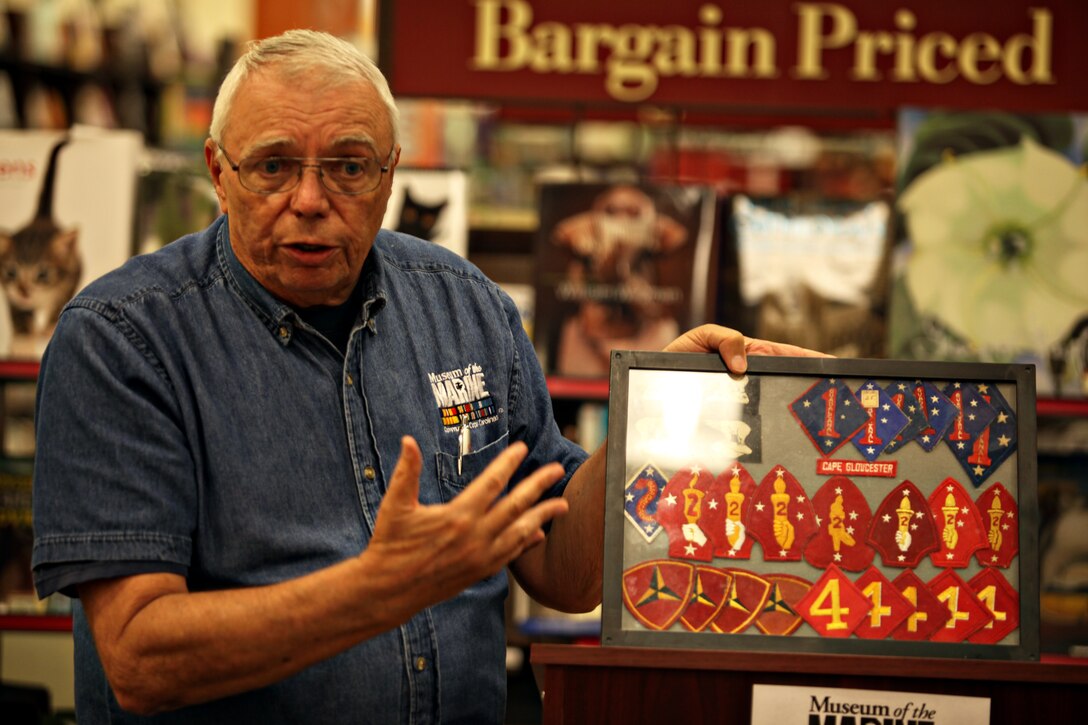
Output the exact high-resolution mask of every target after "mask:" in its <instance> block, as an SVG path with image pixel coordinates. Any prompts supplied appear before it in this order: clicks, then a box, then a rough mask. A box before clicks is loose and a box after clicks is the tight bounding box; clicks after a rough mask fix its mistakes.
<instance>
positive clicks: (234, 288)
mask: <svg viewBox="0 0 1088 725" xmlns="http://www.w3.org/2000/svg"><path fill="white" fill-rule="evenodd" d="M363 284H364V285H365V294H364V296H363V299H364V302H363V304H362V308H361V310H360V313H359V318H358V320H357V322H356V325H355V327H354V329H353V330H352V334H351V338H350V340H349V343H348V349H347V356H346V358H345V356H344V355H343V354H341V353H340V351H339V350H338V349H337V348H336V347H335V346H334V345H333V344H331V343H330V342H329V341H328V340H326V339H325V338H324V337H322V336H321V335H320V334H319V333H317V332H316V331H315V330H313V329H312V328H310V327H309V326H307V325H306V324H305V323H304V322H302V321H301V319H300V318H299V317H298V315H297V314H296V313H295V312H294V311H293V310H292V309H291V308H290V307H288V306H286V305H284V304H283V303H281V302H279V301H277V300H276V299H274V298H273V297H272V296H271V295H270V294H268V292H267V291H266V290H264V289H263V288H262V287H261V286H260V285H259V284H258V283H257V281H256V280H255V279H254V278H253V277H251V276H250V275H249V274H248V273H247V272H246V271H245V269H244V268H243V267H242V265H241V264H240V263H239V262H238V260H237V259H236V258H235V256H234V254H233V252H232V250H231V246H230V242H229V238H228V232H227V224H226V218H225V217H221V218H220V219H218V220H217V221H216V222H214V223H213V224H212V225H211V226H210V227H209V228H208V229H206V230H204V231H203V232H201V233H199V234H195V235H190V236H188V237H184V238H182V239H180V240H178V241H176V242H174V243H173V244H170V245H168V246H167V247H165V248H164V249H162V250H160V251H158V252H156V253H153V254H149V255H144V256H140V257H135V258H133V259H132V260H130V261H129V262H127V263H126V264H125V265H124V266H123V267H122V268H121V269H119V270H117V271H115V272H112V273H110V274H107V275H106V276H104V277H102V278H100V279H99V280H97V281H95V282H93V283H91V284H90V285H88V286H87V287H86V288H85V289H84V291H83V292H81V293H80V294H79V295H78V296H77V298H76V299H75V300H73V301H72V302H71V303H70V304H69V305H68V306H67V307H66V309H65V311H64V312H63V314H62V315H61V319H60V322H59V324H58V326H57V329H56V332H55V334H54V337H53V339H52V341H51V343H50V346H49V348H48V350H47V352H46V354H45V356H44V357H43V361H42V368H41V375H40V378H39V389H38V406H39V408H38V416H37V426H38V428H37V441H38V453H37V459H36V463H35V474H34V496H33V505H34V511H33V514H34V526H35V542H34V554H33V566H34V568H35V576H36V585H37V587H38V592H39V594H40V595H43V596H44V595H46V594H48V593H50V592H52V591H56V590H58V589H62V588H63V589H66V590H67V591H71V590H72V588H73V587H74V585H76V584H78V583H80V582H82V581H88V580H91V579H95V578H100V577H102V576H118V575H123V574H126V573H138V572H147V571H165V572H175V573H180V574H182V575H184V576H186V578H187V580H188V585H189V588H190V589H191V590H193V591H200V590H215V589H225V588H232V587H251V586H258V585H263V584H269V583H273V582H279V581H282V580H286V579H290V578H293V577H297V576H300V575H303V574H306V573H308V572H312V571H314V570H316V569H320V568H322V567H326V566H329V565H331V564H334V563H336V562H339V561H342V560H344V559H346V558H347V557H351V556H355V555H357V554H358V553H359V552H360V551H361V550H362V549H364V548H365V547H366V546H367V542H368V541H369V539H370V536H371V534H372V532H373V530H374V521H375V518H376V515H377V511H378V506H379V505H380V503H381V499H382V495H383V492H384V491H385V487H386V485H387V483H388V481H389V478H390V476H391V475H392V472H393V467H394V465H395V464H396V462H397V459H398V456H399V451H400V439H401V436H403V435H411V436H413V437H414V438H415V439H416V441H417V442H418V443H419V446H420V449H421V450H422V452H423V457H424V466H423V472H422V475H421V481H420V500H421V501H422V502H423V503H425V504H434V503H439V502H443V501H449V500H450V499H451V498H453V497H454V496H456V495H457V493H458V492H459V491H461V490H462V488H463V487H464V486H465V485H466V484H467V483H469V482H470V481H471V480H472V479H473V477H475V476H476V475H477V474H478V473H480V472H481V471H482V470H483V468H484V466H486V465H487V463H488V462H490V461H491V460H492V459H493V458H494V457H495V455H496V454H497V453H498V452H499V451H501V450H502V449H504V448H505V447H506V446H507V445H508V444H509V443H510V442H512V441H515V440H523V441H525V442H526V443H527V444H528V446H529V455H528V458H527V460H526V461H525V462H524V463H523V464H522V466H521V469H520V470H519V471H518V472H517V473H516V474H515V476H514V478H513V480H514V481H517V480H519V479H520V478H521V477H522V476H524V475H525V474H527V473H528V472H530V471H531V470H533V469H535V468H537V467H538V466H540V465H542V464H544V463H546V462H549V461H554V460H557V461H559V462H561V463H562V464H563V465H564V466H565V468H566V470H567V477H565V478H564V479H563V480H562V481H561V482H559V483H558V484H556V485H555V487H553V489H552V490H551V491H550V492H549V494H548V495H553V496H554V495H560V494H561V492H562V490H563V487H564V486H565V485H566V482H567V480H568V479H569V476H570V474H571V473H572V472H573V471H574V469H575V468H577V467H578V465H580V464H581V462H582V461H583V460H584V459H585V456H586V454H585V452H584V451H582V450H581V449H580V448H578V447H577V446H575V445H574V444H573V443H571V442H570V441H568V440H566V439H565V438H563V436H562V435H561V434H560V432H559V430H558V427H557V426H556V424H555V421H554V417H553V414H552V409H551V402H550V398H549V396H548V391H547V388H546V386H545V382H544V377H543V375H542V373H541V370H540V367H539V364H538V362H537V359H536V357H535V354H534V352H533V348H532V346H531V344H530V342H529V340H528V338H527V337H526V335H525V334H524V332H523V330H522V328H521V323H520V319H519V316H518V312H517V310H516V308H515V307H514V305H513V303H512V302H511V301H510V299H509V298H508V297H507V296H506V295H505V294H503V293H502V292H501V290H500V289H499V288H498V287H497V285H495V284H494V283H493V282H491V281H489V280H488V279H486V278H485V277H484V276H483V275H482V274H481V273H480V272H479V271H478V270H477V269H476V268H475V267H473V266H471V265H470V264H468V263H467V262H465V261H464V260H462V259H460V258H459V257H457V256H455V255H452V254H450V253H448V252H445V251H444V250H442V249H440V248H438V247H436V246H435V245H431V244H428V243H425V242H422V241H420V240H417V239H414V238H411V237H407V236H404V235H400V234H395V233H392V232H387V231H382V232H380V233H379V234H378V237H377V239H376V240H375V243H374V247H373V249H372V250H371V252H370V254H369V255H368V258H367V262H366V264H365V266H364V270H363ZM462 424H463V425H464V426H466V427H467V428H468V429H469V430H470V434H471V441H472V452H471V453H469V454H467V455H465V456H464V457H463V460H462V461H461V466H460V469H459V468H458V450H459V448H458V440H459V433H460V430H461V426H462ZM506 593H507V581H506V574H505V572H503V573H500V574H498V575H496V576H493V577H490V578H488V579H485V580H483V581H480V582H477V583H476V584H474V585H473V586H471V587H469V588H468V589H467V590H465V591H464V592H463V593H462V594H460V595H458V596H456V597H454V598H453V599H450V600H447V601H445V602H442V603H440V604H438V605H436V606H433V607H430V608H429V609H426V610H424V611H422V612H420V613H418V614H417V615H416V616H414V617H413V618H412V619H410V620H409V621H408V622H407V623H406V624H404V625H403V626H401V627H398V628H396V629H393V630H391V631H387V632H385V633H384V634H381V635H379V636H376V637H374V638H372V639H370V640H367V641H365V642H363V643H361V644H359V645H357V646H355V647H353V648H351V649H349V650H347V651H345V652H343V653H341V654H339V655H337V656H334V657H332V658H330V659H328V660H325V661H323V662H320V663H318V664H315V665H313V666H311V667H309V668H306V669H305V670H303V671H301V672H299V673H297V674H296V675H294V676H291V677H289V678H287V679H285V680H283V681H281V682H279V683H276V684H274V685H271V686H269V687H265V688H262V689H260V690H256V691H252V692H248V693H244V694H241V695H237V696H233V697H229V698H226V699H223V700H219V701H216V702H213V703H208V704H205V705H200V706H195V707H191V708H185V709H183V710H180V711H176V712H174V713H168V714H166V715H164V716H159V717H158V718H151V719H149V720H148V721H151V722H201V723H213V722H224V723H225V722H230V723H238V722H262V723H263V722H307V723H317V722H337V723H346V722H351V723H361V722H405V723H408V722H411V723H429V722H439V721H441V722H457V721H462V722H501V720H502V718H503V716H504V706H505V694H506V673H505V665H504V663H505V657H504V653H505V631H504V622H503V602H504V599H505V596H506ZM375 605H376V603H374V602H365V601H361V602H359V606H360V607H367V606H375ZM73 619H74V629H75V632H74V635H75V642H76V699H77V708H78V716H79V720H80V723H81V725H84V724H85V723H91V724H93V723H99V722H107V721H108V722H114V723H119V722H143V721H144V720H143V719H141V718H136V717H133V716H131V715H129V714H127V713H123V712H122V711H121V710H120V709H119V708H118V705H117V702H116V699H115V698H114V696H113V695H112V693H111V692H110V690H109V687H108V685H107V683H106V680H105V677H104V674H103V671H102V668H101V664H100V662H99V660H98V657H97V654H96V652H95V649H94V645H93V642H92V640H91V637H90V635H89V633H88V630H87V625H86V621H85V618H84V617H83V615H82V612H81V611H80V609H79V607H78V605H77V607H76V613H75V616H74V618H73Z"/></svg>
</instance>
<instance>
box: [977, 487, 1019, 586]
mask: <svg viewBox="0 0 1088 725" xmlns="http://www.w3.org/2000/svg"><path fill="white" fill-rule="evenodd" d="M977 508H978V512H979V514H980V515H981V516H982V522H983V528H984V530H985V531H986V546H985V547H984V548H982V549H980V550H979V551H977V552H976V553H975V556H976V557H978V563H979V564H982V565H983V566H999V567H1001V568H1002V569H1007V568H1009V564H1011V563H1012V560H1013V559H1015V558H1016V555H1017V554H1018V553H1019V552H1020V509H1019V508H1018V507H1017V506H1016V499H1014V498H1013V497H1012V494H1010V493H1009V492H1008V491H1007V490H1005V487H1004V486H1002V485H1001V484H1000V483H995V484H994V485H992V486H990V487H989V488H988V489H986V490H985V491H984V492H983V494H982V495H981V496H979V497H978V505H977Z"/></svg>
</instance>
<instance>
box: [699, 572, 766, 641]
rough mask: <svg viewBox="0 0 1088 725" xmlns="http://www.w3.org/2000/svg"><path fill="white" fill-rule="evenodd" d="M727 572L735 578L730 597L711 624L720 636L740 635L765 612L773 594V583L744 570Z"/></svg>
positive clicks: (730, 588)
mask: <svg viewBox="0 0 1088 725" xmlns="http://www.w3.org/2000/svg"><path fill="white" fill-rule="evenodd" d="M725 571H726V572H727V573H728V574H729V575H730V576H732V577H733V581H732V582H731V585H730V587H729V597H728V598H727V599H726V602H725V606H724V607H722V611H721V612H720V613H719V614H718V616H717V617H715V619H714V621H713V622H711V623H710V629H711V631H713V632H718V633H719V634H738V633H740V632H743V631H744V630H745V629H747V628H748V625H750V624H751V623H752V622H754V621H755V620H756V618H757V617H759V615H760V614H761V613H762V612H763V607H764V606H765V605H766V604H767V597H768V596H769V595H770V593H771V583H770V582H769V581H767V580H766V579H763V578H762V577H759V576H756V575H755V574H753V573H752V572H750V571H744V570H743V569H725Z"/></svg>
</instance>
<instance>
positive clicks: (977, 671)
mask: <svg viewBox="0 0 1088 725" xmlns="http://www.w3.org/2000/svg"><path fill="white" fill-rule="evenodd" d="M530 661H531V662H532V665H533V671H534V674H535V675H536V680H537V684H538V686H539V687H540V689H541V691H542V693H543V706H544V710H543V712H544V718H543V722H544V725H559V724H560V723H563V724H568V723H577V724H578V725H583V724H584V723H625V724H633V723H655V724H656V725H673V724H674V723H676V724H679V723H685V725H687V724H692V723H720V724H722V725H734V724H736V725H748V723H749V721H750V718H751V708H752V686H753V685H756V684H768V685H793V686H804V687H829V688H852V689H859V690H891V691H897V692H910V693H914V692H917V693H932V694H939V695H959V696H970V697H983V698H988V699H989V700H990V723H991V724H992V725H1004V724H1006V723H1007V724H1008V725H1014V724H1015V725H1023V724H1025V723H1055V724H1058V723H1061V724H1063V725H1064V724H1066V723H1069V724H1072V723H1079V722H1085V721H1086V715H1088V659H1086V660H1078V659H1072V658H1058V657H1054V658H1050V657H1044V659H1043V661H1042V662H1010V661H998V660H956V659H935V658H932V659H919V658H899V657H873V656H859V655H826V654H800V653H798V654H794V653H780V652H774V653H758V652H733V651H729V652H723V651H707V650H678V649H658V648H636V647H600V646H585V645H558V644H535V645H533V647H532V650H531V654H530Z"/></svg>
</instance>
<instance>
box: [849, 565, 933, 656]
mask: <svg viewBox="0 0 1088 725" xmlns="http://www.w3.org/2000/svg"><path fill="white" fill-rule="evenodd" d="M854 585H855V586H856V587H857V588H858V589H860V590H861V593H862V594H864V595H865V596H866V597H868V599H869V616H867V617H866V618H865V619H864V620H862V622H861V624H859V625H858V628H857V629H855V630H854V634H856V635H857V636H858V637H861V638H862V639H885V638H886V637H889V636H891V633H892V632H894V631H895V630H896V629H897V628H898V627H899V626H900V625H901V624H903V622H905V621H906V619H907V617H909V616H910V615H912V614H913V613H914V605H913V604H912V603H911V602H910V600H908V599H907V598H906V597H905V596H903V594H902V592H900V591H899V590H898V589H897V588H896V586H895V584H892V583H891V582H890V581H888V578H887V577H886V576H884V575H883V574H881V573H880V570H879V569H877V568H876V567H869V570H868V571H866V572H865V573H864V574H862V575H861V576H860V577H859V578H858V580H857V581H856V582H854ZM938 604H939V603H938Z"/></svg>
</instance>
